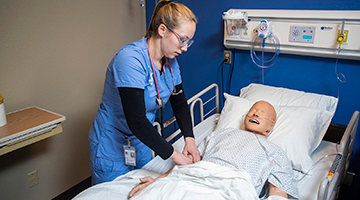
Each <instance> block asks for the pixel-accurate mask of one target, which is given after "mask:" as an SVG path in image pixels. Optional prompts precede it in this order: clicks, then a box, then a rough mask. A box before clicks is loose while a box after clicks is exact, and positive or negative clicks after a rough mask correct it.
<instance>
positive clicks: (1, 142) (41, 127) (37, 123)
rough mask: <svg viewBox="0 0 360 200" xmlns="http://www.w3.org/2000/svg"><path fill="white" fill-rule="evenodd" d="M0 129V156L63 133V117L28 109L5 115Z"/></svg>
mask: <svg viewBox="0 0 360 200" xmlns="http://www.w3.org/2000/svg"><path fill="white" fill-rule="evenodd" d="M6 119H7V124H6V125H5V126H3V127H0V155H3V154H6V153H8V152H11V151H14V150H16V149H19V148H22V147H24V146H27V145H30V144H33V143H35V142H38V141H40V140H43V139H46V138H49V137H51V136H53V135H56V134H58V133H61V132H62V131H63V129H62V125H61V122H63V121H64V120H65V116H63V115H60V114H57V113H54V112H51V111H48V110H45V109H42V108H38V107H29V108H25V109H22V110H18V111H15V112H11V113H8V114H7V115H6Z"/></svg>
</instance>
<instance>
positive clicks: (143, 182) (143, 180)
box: [129, 176, 155, 198]
mask: <svg viewBox="0 0 360 200" xmlns="http://www.w3.org/2000/svg"><path fill="white" fill-rule="evenodd" d="M140 181H141V183H140V184H139V185H137V186H135V187H134V188H133V189H132V190H131V191H130V194H129V198H131V197H133V196H134V195H135V194H137V193H138V192H140V191H141V190H143V189H144V188H146V187H147V186H148V185H150V184H151V183H153V182H154V181H155V179H153V178H151V177H150V176H147V177H144V178H140Z"/></svg>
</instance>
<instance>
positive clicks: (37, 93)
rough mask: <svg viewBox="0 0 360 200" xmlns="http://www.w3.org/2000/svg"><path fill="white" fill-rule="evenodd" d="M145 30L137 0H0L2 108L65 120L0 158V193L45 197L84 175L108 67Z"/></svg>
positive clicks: (10, 196) (1, 195)
mask: <svg viewBox="0 0 360 200" xmlns="http://www.w3.org/2000/svg"><path fill="white" fill-rule="evenodd" d="M145 28H146V27H145V9H144V8H143V7H140V5H139V1H138V0H101V1H99V0H61V1H59V0H31V1H28V0H0V93H2V94H3V95H4V97H5V109H6V112H11V111H15V110H18V109H22V108H25V107H28V106H33V105H34V106H39V107H42V108H45V109H48V110H51V111H54V112H57V113H60V114H62V115H65V116H66V118H67V119H66V121H65V122H64V123H63V128H64V131H63V132H62V133H60V134H58V135H55V136H53V137H51V138H48V139H46V140H43V141H40V142H38V143H35V144H32V145H30V146H27V147H24V148H22V149H19V150H16V151H14V152H11V153H8V154H5V155H3V156H0V199H7V200H9V199H37V200H38V199H51V198H53V197H56V196H57V195H59V194H61V193H62V192H64V191H66V190H67V189H69V188H70V187H72V186H74V185H76V184H77V183H79V182H81V181H82V180H84V179H86V178H88V177H89V176H90V175H91V174H90V167H89V155H88V140H87V135H88V131H89V128H90V126H91V123H92V120H93V118H94V116H95V113H96V110H97V107H98V106H99V103H100V99H101V94H102V89H103V83H104V78H105V71H106V68H107V65H108V63H109V62H110V60H111V58H112V57H113V55H114V54H115V53H116V51H117V50H118V49H119V48H121V47H122V46H123V45H125V44H127V43H129V42H132V41H136V40H138V39H140V38H141V37H143V35H144V34H145ZM33 170H37V171H38V176H39V182H40V183H39V185H37V186H35V187H33V188H29V186H28V180H27V174H28V173H29V172H31V171H33Z"/></svg>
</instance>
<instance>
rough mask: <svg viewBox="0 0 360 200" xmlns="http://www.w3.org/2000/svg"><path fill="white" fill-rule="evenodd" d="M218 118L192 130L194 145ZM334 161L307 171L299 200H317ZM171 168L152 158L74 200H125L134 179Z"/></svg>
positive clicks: (329, 146) (327, 150)
mask: <svg viewBox="0 0 360 200" xmlns="http://www.w3.org/2000/svg"><path fill="white" fill-rule="evenodd" d="M218 116H219V114H215V115H212V116H211V117H209V118H207V119H206V120H204V121H203V122H202V123H200V124H198V125H197V126H196V127H195V128H194V135H195V141H196V144H197V145H199V143H200V142H202V141H203V139H204V138H205V137H206V136H207V135H208V134H209V133H211V132H212V131H213V130H214V127H215V120H216V118H217V117H218ZM173 146H174V148H175V149H176V150H178V151H179V152H182V149H183V148H184V140H182V139H179V140H178V141H176V142H175V143H174V144H173ZM336 146H337V144H335V143H332V142H327V141H322V142H321V144H320V146H319V147H318V148H317V149H316V150H315V152H314V153H313V155H312V159H313V161H314V163H316V162H317V161H318V160H319V159H321V158H322V157H324V156H325V155H327V154H332V153H336V152H337V150H336ZM334 159H335V156H329V157H327V158H324V159H323V160H322V161H320V162H319V163H318V164H316V165H315V166H314V167H313V168H312V170H311V171H310V172H309V174H311V175H308V176H306V177H304V178H303V179H302V180H301V181H300V182H299V183H298V187H299V193H300V198H299V199H301V200H311V199H314V200H315V199H317V193H318V190H319V185H320V183H321V181H322V180H323V178H324V177H326V175H327V173H328V169H330V167H331V164H332V162H333V161H334ZM173 165H174V162H173V161H172V160H171V159H167V160H163V159H161V158H160V157H159V156H156V157H155V158H154V159H153V160H151V161H150V162H149V163H148V164H146V165H145V166H144V167H143V168H142V169H141V170H134V171H132V172H129V173H128V174H126V175H123V177H124V176H125V177H132V178H127V179H126V178H125V181H123V180H122V181H120V182H119V178H121V176H120V177H118V178H116V179H115V180H114V181H112V182H108V183H102V184H98V185H95V186H93V187H90V188H88V189H87V190H85V191H83V192H82V193H81V194H79V195H78V196H77V197H76V198H75V199H87V200H89V199H96V198H97V197H105V196H106V199H117V200H120V199H127V194H128V193H129V192H130V190H131V188H133V187H134V186H135V185H136V184H137V183H138V181H137V180H138V178H140V177H145V176H152V177H154V178H155V177H156V176H158V175H159V174H163V173H165V172H166V171H168V170H169V169H170V168H171V167H172V166H173ZM143 169H145V170H143ZM147 170H149V171H147ZM154 172H155V173H154ZM135 177H136V179H135V180H134V179H133V178H135ZM123 179H124V178H123ZM126 181H127V182H126ZM104 195H105V196H104Z"/></svg>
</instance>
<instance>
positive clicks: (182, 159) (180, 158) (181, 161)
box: [170, 149, 193, 165]
mask: <svg viewBox="0 0 360 200" xmlns="http://www.w3.org/2000/svg"><path fill="white" fill-rule="evenodd" d="M170 158H171V159H172V160H173V161H174V162H175V163H176V164H178V165H188V164H192V163H193V161H192V159H191V158H190V157H188V156H185V155H184V154H182V153H180V152H178V151H176V150H175V149H174V152H173V154H172V155H171V156H170Z"/></svg>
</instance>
